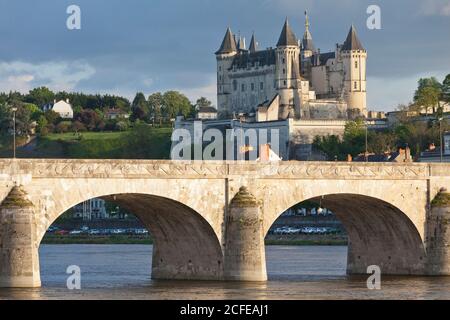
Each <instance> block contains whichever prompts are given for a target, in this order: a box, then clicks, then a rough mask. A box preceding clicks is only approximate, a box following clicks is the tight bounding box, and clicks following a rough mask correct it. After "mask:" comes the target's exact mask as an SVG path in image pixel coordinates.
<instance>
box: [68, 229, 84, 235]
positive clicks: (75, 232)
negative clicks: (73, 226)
mask: <svg viewBox="0 0 450 320" xmlns="http://www.w3.org/2000/svg"><path fill="white" fill-rule="evenodd" d="M82 233H83V231H82V230H72V231H70V232H69V234H70V235H78V234H82Z"/></svg>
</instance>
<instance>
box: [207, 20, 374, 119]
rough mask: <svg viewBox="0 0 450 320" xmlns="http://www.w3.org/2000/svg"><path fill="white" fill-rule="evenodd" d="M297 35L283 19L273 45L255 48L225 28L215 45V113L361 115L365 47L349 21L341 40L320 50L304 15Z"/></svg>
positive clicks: (278, 116) (297, 116) (303, 116)
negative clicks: (300, 33) (331, 47)
mask: <svg viewBox="0 0 450 320" xmlns="http://www.w3.org/2000/svg"><path fill="white" fill-rule="evenodd" d="M305 17H306V22H305V32H304V35H303V39H302V40H298V39H297V37H296V35H295V33H294V31H293V30H292V28H291V27H290V25H289V22H288V20H287V19H286V22H285V24H284V26H283V29H282V31H281V34H280V37H279V40H278V42H277V45H276V47H275V48H267V49H265V50H259V48H258V44H257V41H256V37H255V35H253V36H252V38H251V41H250V47H249V48H248V49H247V48H246V45H245V39H244V38H242V37H239V39H237V38H236V36H235V35H233V33H232V32H231V29H230V28H228V29H227V31H226V34H225V37H224V39H223V41H222V44H221V46H220V48H219V50H217V52H216V53H215V54H216V59H217V101H218V111H219V113H222V114H226V115H232V114H236V113H237V114H239V113H247V114H257V121H275V120H286V119H289V118H294V119H348V118H353V117H357V116H366V115H367V110H366V109H367V105H366V58H367V51H366V50H365V48H364V47H363V45H362V43H361V41H360V40H359V39H358V36H357V34H356V29H355V27H354V26H352V27H351V28H350V31H349V33H348V35H347V38H346V40H345V41H344V43H343V44H338V45H336V47H335V50H334V51H333V52H325V53H321V52H320V50H319V49H316V48H315V46H314V42H313V38H312V35H311V32H310V24H309V18H308V16H307V15H306V12H305Z"/></svg>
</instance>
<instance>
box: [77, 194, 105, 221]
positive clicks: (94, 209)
mask: <svg viewBox="0 0 450 320" xmlns="http://www.w3.org/2000/svg"><path fill="white" fill-rule="evenodd" d="M73 217H74V218H78V219H83V220H97V219H108V218H109V214H108V212H107V211H106V206H105V201H104V200H102V199H97V198H95V199H91V200H88V201H85V202H82V203H80V204H78V205H76V206H75V207H74V213H73Z"/></svg>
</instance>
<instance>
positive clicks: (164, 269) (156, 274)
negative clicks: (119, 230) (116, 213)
mask: <svg viewBox="0 0 450 320" xmlns="http://www.w3.org/2000/svg"><path fill="white" fill-rule="evenodd" d="M99 198H101V199H103V200H106V201H110V202H113V203H115V204H117V205H118V206H120V207H122V208H124V209H126V210H127V211H128V212H130V213H133V214H134V215H135V216H136V217H137V218H138V219H139V220H140V221H141V222H142V224H143V225H144V226H145V227H146V228H147V229H148V230H149V231H150V233H151V235H152V237H153V242H154V245H153V257H152V273H151V277H152V278H153V279H158V280H221V279H222V276H223V252H222V247H221V245H220V241H219V239H218V237H217V235H216V233H215V231H214V230H213V228H212V227H211V225H210V224H209V223H208V221H207V220H205V219H204V218H203V217H202V216H201V215H200V214H199V213H198V212H197V211H195V210H193V209H192V208H190V207H188V206H186V205H184V204H182V203H180V202H178V201H175V200H172V199H169V198H164V197H161V196H154V195H149V194H141V193H119V194H112V195H104V196H99ZM87 200H89V199H87ZM67 209H70V208H67ZM62 214H63V212H61V213H60V214H59V215H58V217H59V216H60V215H62ZM56 219H57V217H56V218H55V219H54V220H56ZM53 222H54V221H53ZM41 240H42V239H41Z"/></svg>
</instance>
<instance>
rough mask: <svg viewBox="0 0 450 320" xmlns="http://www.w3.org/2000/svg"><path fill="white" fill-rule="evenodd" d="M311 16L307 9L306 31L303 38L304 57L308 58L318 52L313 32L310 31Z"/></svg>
mask: <svg viewBox="0 0 450 320" xmlns="http://www.w3.org/2000/svg"><path fill="white" fill-rule="evenodd" d="M309 26H310V24H309V17H308V12H307V11H305V33H304V34H303V39H302V59H307V58H309V57H311V56H312V55H313V54H314V52H316V48H315V47H314V43H313V38H312V35H311V32H310V31H309Z"/></svg>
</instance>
